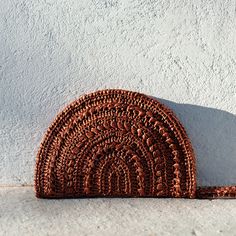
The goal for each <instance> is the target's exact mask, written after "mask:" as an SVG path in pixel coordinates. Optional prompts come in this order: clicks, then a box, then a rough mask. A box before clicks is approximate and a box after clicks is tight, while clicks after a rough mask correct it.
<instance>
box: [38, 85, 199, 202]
mask: <svg viewBox="0 0 236 236" xmlns="http://www.w3.org/2000/svg"><path fill="white" fill-rule="evenodd" d="M195 169H196V167H195V157H194V153H193V149H192V146H191V142H190V140H189V138H188V136H187V134H186V131H185V129H184V127H183V126H182V125H181V123H180V121H179V120H178V118H177V117H176V116H175V114H174V113H173V112H172V111H171V110H170V109H168V108H167V107H166V106H164V105H163V104H161V103H160V102H159V101H157V100H156V99H153V98H151V97H148V96H146V95H144V94H140V93H137V92H131V91H125V90H116V89H113V90H102V91H97V92H94V93H91V94H87V95H84V96H82V97H81V98H79V99H78V100H76V101H74V102H72V103H71V104H69V105H68V106H67V107H66V108H65V109H64V110H63V111H62V112H61V113H60V114H59V115H58V116H57V117H56V119H55V120H54V122H53V123H52V125H51V126H50V127H49V129H48V131H47V133H46V135H45V137H44V139H43V141H42V143H41V147H40V149H39V152H38V155H37V161H36V170H35V190H36V196H37V197H42V198H62V197H186V198H195V197H196V170H195Z"/></svg>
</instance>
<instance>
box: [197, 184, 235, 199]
mask: <svg viewBox="0 0 236 236" xmlns="http://www.w3.org/2000/svg"><path fill="white" fill-rule="evenodd" d="M196 196H197V198H201V199H215V198H236V186H210V187H198V188H197V195H196Z"/></svg>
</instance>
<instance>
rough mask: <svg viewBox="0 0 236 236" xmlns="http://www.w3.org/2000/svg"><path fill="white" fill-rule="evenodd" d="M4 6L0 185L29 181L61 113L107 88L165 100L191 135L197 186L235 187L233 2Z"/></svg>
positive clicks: (63, 1) (110, 0) (18, 1)
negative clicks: (79, 99)
mask: <svg viewBox="0 0 236 236" xmlns="http://www.w3.org/2000/svg"><path fill="white" fill-rule="evenodd" d="M0 3H1V7H0V185H22V184H32V183H33V172H34V164H35V155H36V153H37V150H38V147H39V144H40V141H41V138H42V136H43V133H44V132H45V130H46V129H47V127H48V126H49V124H50V123H51V122H52V120H53V118H54V117H55V115H56V114H57V113H58V111H59V110H61V109H62V108H63V107H64V106H65V105H66V104H67V103H68V102H70V101H72V100H74V99H76V98H77V97H79V96H80V95H82V94H84V93H88V92H91V91H95V90H97V89H103V88H123V89H129V90H134V91H139V92H143V93H146V94H149V95H151V96H154V97H156V98H159V99H161V101H162V102H163V103H165V104H167V105H168V106H169V107H171V108H172V109H174V111H175V112H176V113H177V115H178V117H179V118H180V119H181V121H182V122H183V124H184V125H185V127H186V129H187V132H188V134H189V136H190V138H191V140H192V143H193V146H194V148H195V151H196V155H197V165H198V174H199V176H198V182H199V184H233V183H236V173H235V168H236V106H235V104H236V3H235V1H227V0H214V1H198V0H192V1H184V0H174V1H168V0H162V1H158V0H135V1H127V0H123V1H122V0H93V1H89V0H84V1H83V0H80V1H78V0H57V1H56V0H34V1H30V0H11V1H6V0H0Z"/></svg>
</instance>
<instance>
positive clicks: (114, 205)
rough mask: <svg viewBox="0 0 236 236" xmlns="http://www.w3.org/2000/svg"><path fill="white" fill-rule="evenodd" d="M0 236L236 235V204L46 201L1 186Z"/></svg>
mask: <svg viewBox="0 0 236 236" xmlns="http://www.w3.org/2000/svg"><path fill="white" fill-rule="evenodd" d="M0 235H17V236H18V235H34V236H35V235H80V236H82V235H122V236H123V235H150V236H151V235H181V236H183V235H208V236H209V235H236V200H189V199H150V198H142V199H140V198H139V199H138V198H137V199H134V198H129V199H127V198H126V199H121V198H119V199H118V198H116V199H114V198H113V199H109V198H106V199H66V200H46V199H37V198H35V196H34V191H33V188H32V187H1V188H0Z"/></svg>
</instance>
